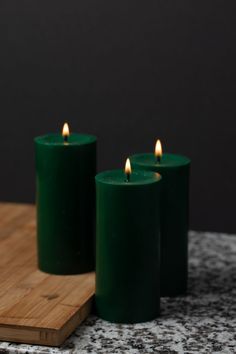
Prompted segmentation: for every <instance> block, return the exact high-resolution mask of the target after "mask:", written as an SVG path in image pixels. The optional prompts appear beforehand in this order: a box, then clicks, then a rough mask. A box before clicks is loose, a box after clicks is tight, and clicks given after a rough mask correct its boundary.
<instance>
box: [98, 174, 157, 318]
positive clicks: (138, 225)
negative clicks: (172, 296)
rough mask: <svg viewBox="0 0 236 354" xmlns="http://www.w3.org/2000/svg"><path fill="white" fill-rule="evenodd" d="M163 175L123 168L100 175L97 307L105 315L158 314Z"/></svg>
mask: <svg viewBox="0 0 236 354" xmlns="http://www.w3.org/2000/svg"><path fill="white" fill-rule="evenodd" d="M160 179H161V177H160V175H158V174H157V173H153V172H146V171H141V172H139V171H137V172H134V173H131V174H130V175H129V173H128V174H127V175H125V174H124V171H123V170H113V171H107V172H102V173H100V174H98V175H97V176H96V193H97V238H96V297H95V299H96V308H97V314H98V316H100V317H101V318H103V319H105V320H108V321H111V322H117V323H136V322H144V321H148V320H151V319H154V318H156V317H157V316H158V314H159V307H160V292H159V288H160V286H159V219H158V215H159V203H158V201H159V192H160V188H159V185H160Z"/></svg>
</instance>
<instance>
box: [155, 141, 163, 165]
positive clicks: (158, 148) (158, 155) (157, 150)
mask: <svg viewBox="0 0 236 354" xmlns="http://www.w3.org/2000/svg"><path fill="white" fill-rule="evenodd" d="M155 156H156V159H157V162H158V163H160V162H161V157H162V146H161V142H160V140H159V139H158V140H157V142H156V146H155Z"/></svg>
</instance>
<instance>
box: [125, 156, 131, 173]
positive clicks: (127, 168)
mask: <svg viewBox="0 0 236 354" xmlns="http://www.w3.org/2000/svg"><path fill="white" fill-rule="evenodd" d="M131 172H132V170H131V164H130V159H127V160H126V163H125V173H126V174H127V175H130V174H131Z"/></svg>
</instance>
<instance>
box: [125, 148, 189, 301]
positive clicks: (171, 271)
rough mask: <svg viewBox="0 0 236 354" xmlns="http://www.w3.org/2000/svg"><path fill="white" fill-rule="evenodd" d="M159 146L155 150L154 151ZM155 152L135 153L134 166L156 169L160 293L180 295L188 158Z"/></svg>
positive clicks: (184, 270)
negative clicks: (159, 187) (159, 179)
mask: <svg viewBox="0 0 236 354" xmlns="http://www.w3.org/2000/svg"><path fill="white" fill-rule="evenodd" d="M158 149H159V152H158ZM160 150H161V144H160V141H158V142H157V144H156V153H153V154H152V153H149V154H136V155H133V156H131V158H130V160H131V163H132V166H133V168H134V170H137V169H138V170H146V171H148V170H149V171H155V172H159V173H160V174H161V176H162V179H163V180H162V193H161V207H160V210H161V212H160V217H161V296H177V295H184V294H186V291H187V278H188V213H189V170H190V160H189V158H187V157H185V156H181V155H175V154H166V153H165V154H162V152H161V151H160Z"/></svg>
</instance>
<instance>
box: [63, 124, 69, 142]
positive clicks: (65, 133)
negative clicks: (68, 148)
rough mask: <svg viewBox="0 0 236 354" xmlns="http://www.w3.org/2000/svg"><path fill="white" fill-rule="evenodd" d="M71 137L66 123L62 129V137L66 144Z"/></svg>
mask: <svg viewBox="0 0 236 354" xmlns="http://www.w3.org/2000/svg"><path fill="white" fill-rule="evenodd" d="M69 135H70V129H69V125H68V124H67V123H65V124H64V126H63V129H62V136H63V138H64V143H68V138H69Z"/></svg>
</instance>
